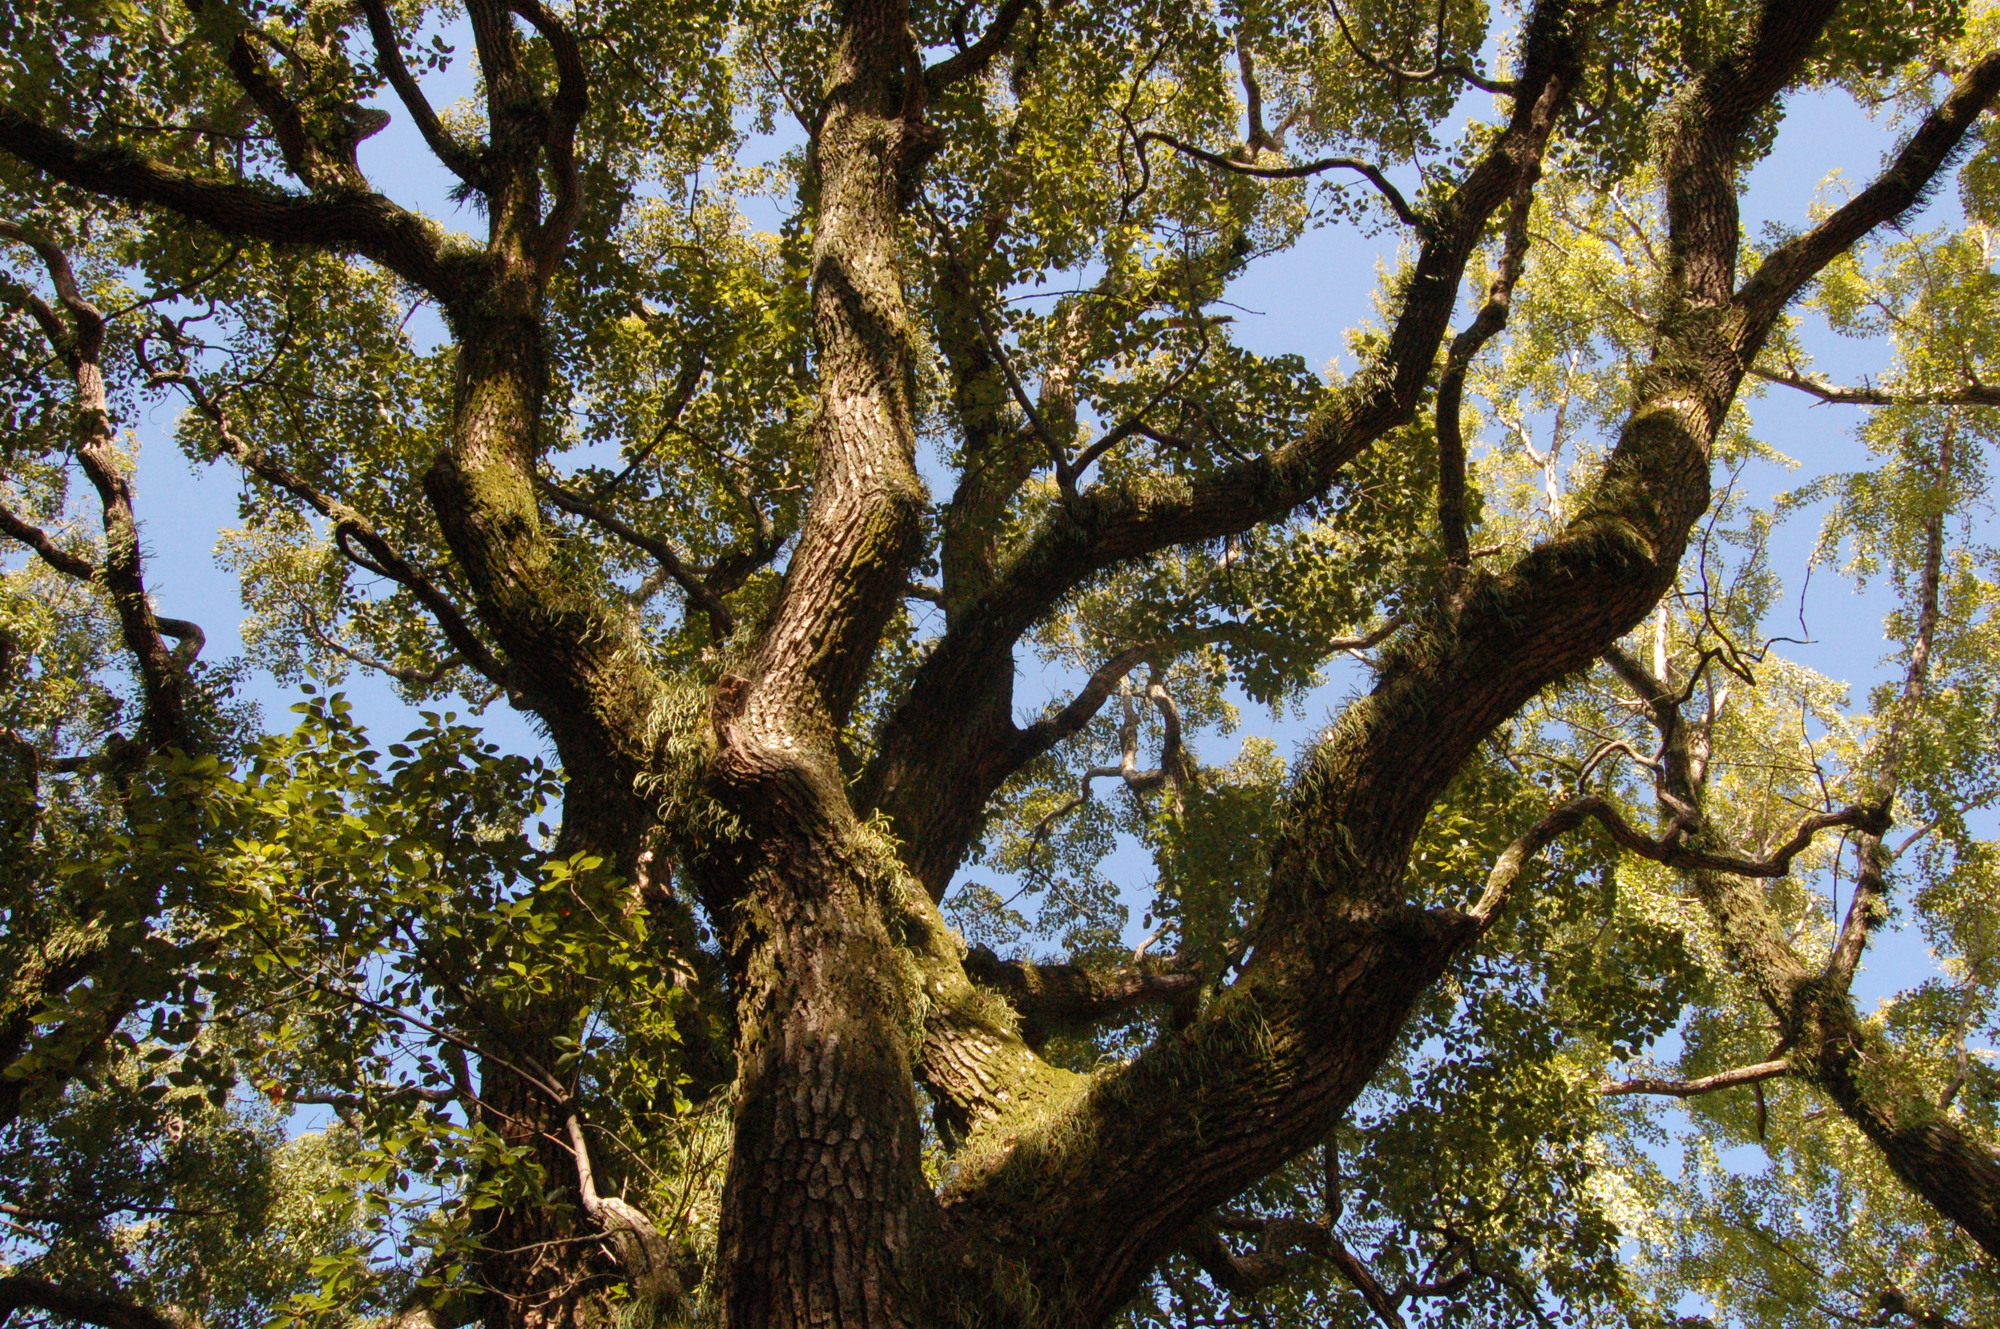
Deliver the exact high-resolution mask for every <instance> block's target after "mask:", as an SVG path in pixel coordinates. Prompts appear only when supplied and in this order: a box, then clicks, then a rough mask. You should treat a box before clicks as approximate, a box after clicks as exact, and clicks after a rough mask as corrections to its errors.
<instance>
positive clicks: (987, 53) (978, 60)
mask: <svg viewBox="0 0 2000 1329" xmlns="http://www.w3.org/2000/svg"><path fill="white" fill-rule="evenodd" d="M1037 2H1038V0H1001V5H1000V8H999V9H998V10H996V11H994V14H993V21H992V22H991V23H989V24H987V25H986V31H985V32H983V33H981V34H980V35H979V40H978V41H976V42H974V43H972V45H970V46H968V47H966V48H965V49H964V50H962V51H959V52H958V53H957V54H955V55H951V56H947V57H946V58H945V59H943V60H940V61H938V62H937V63H936V64H934V65H932V66H931V67H930V68H929V69H926V70H925V71H924V86H925V88H926V89H927V90H928V92H929V95H930V96H932V97H935V96H937V95H938V94H939V93H940V92H943V91H944V90H945V89H946V88H948V87H950V86H951V85H952V84H954V83H957V82H959V81H960V80H962V79H967V78H972V77H974V76H976V75H978V74H981V73H984V72H985V70H986V67H987V66H988V65H990V64H992V63H993V59H994V57H995V56H997V55H999V54H1000V53H1001V52H1002V51H1004V50H1006V49H1007V43H1008V42H1010V41H1012V40H1013V38H1014V29H1015V28H1016V27H1017V26H1018V25H1019V24H1020V22H1021V18H1022V16H1023V15H1025V14H1026V13H1027V12H1028V11H1029V10H1030V9H1033V8H1035V7H1036V5H1037Z"/></svg>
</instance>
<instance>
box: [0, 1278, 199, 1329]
mask: <svg viewBox="0 0 2000 1329" xmlns="http://www.w3.org/2000/svg"><path fill="white" fill-rule="evenodd" d="M18 1310H38V1311H47V1312H48V1313H49V1314H51V1315H58V1316H61V1317H62V1318H63V1319H66V1320H76V1321H78V1322H80V1323H82V1324H91V1325H96V1326H98V1329H192V1325H193V1322H192V1321H191V1320H190V1319H188V1318H187V1317H186V1316H184V1315H181V1314H179V1313H177V1312H173V1311H166V1310H156V1309H154V1308H153V1307H151V1306H142V1305H140V1304H138V1303H137V1302H133V1301H126V1300H124V1299H123V1298H121V1297H107V1296H103V1295H101V1294H99V1293H96V1292H85V1291H83V1290H82V1289H80V1288H71V1287H64V1286H62V1285H60V1284H57V1283H49V1282H44V1281H43V1280H41V1279H39V1278H29V1277H26V1276H24V1275H18V1274H17V1275H11V1276H7V1277H0V1325H4V1324H5V1323H6V1322H7V1320H8V1319H9V1318H10V1317H11V1316H12V1315H13V1313H14V1312H15V1311H18Z"/></svg>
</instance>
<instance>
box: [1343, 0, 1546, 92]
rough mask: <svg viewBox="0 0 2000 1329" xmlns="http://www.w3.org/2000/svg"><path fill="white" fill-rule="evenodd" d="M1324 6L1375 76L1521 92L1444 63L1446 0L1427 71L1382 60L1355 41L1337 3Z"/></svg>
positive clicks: (1441, 3)
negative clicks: (1447, 79)
mask: <svg viewBox="0 0 2000 1329" xmlns="http://www.w3.org/2000/svg"><path fill="white" fill-rule="evenodd" d="M1326 7H1327V8H1328V9H1330V10H1332V11H1333V21H1334V22H1335V23H1336V24H1338V25H1339V26H1340V38H1341V40H1342V41H1344V42H1346V43H1347V49H1348V50H1350V51H1352V52H1354V57H1355V59H1357V60H1359V61H1360V62H1361V63H1362V64H1364V65H1366V66H1368V67H1369V68H1370V69H1372V70H1374V71H1375V72H1376V73H1378V74H1387V75H1388V76H1389V77H1391V78H1394V79H1399V80H1401V81H1402V82H1405V83H1428V82H1430V81H1431V80H1432V79H1434V78H1437V77H1439V76H1440V75H1444V76H1447V77H1450V78H1456V79H1460V80H1463V81H1464V82H1466V83H1469V84H1471V85H1472V86H1473V87H1475V88H1478V89H1479V90H1480V91H1482V92H1490V93H1493V94H1494V95H1496V96H1502V97H1511V96H1513V95H1514V94H1515V93H1517V92H1519V91H1520V85H1519V84H1518V83H1515V82H1511V81H1509V80H1506V79H1491V78H1487V77H1485V76H1484V75H1481V74H1478V73H1475V72H1474V71H1473V70H1472V69H1470V68H1468V67H1467V66H1465V65H1459V64H1446V63H1445V60H1444V36H1445V33H1444V17H1445V0H1438V7H1437V43H1436V45H1435V47H1434V48H1433V49H1432V51H1431V67H1430V68H1429V69H1404V68H1403V67H1402V66H1400V65H1397V64H1394V63H1392V62H1390V61H1388V60H1384V59H1383V58H1382V57H1380V56H1378V55H1376V54H1375V53H1374V52H1372V51H1370V50H1369V49H1368V48H1367V47H1365V46H1363V45H1362V44H1361V43H1360V42H1358V41H1356V40H1355V38H1354V33H1353V32H1352V31H1351V30H1350V29H1349V28H1348V26H1347V15H1345V14H1343V13H1341V11H1340V0H1327V5H1326Z"/></svg>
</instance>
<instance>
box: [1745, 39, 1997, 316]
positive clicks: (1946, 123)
mask: <svg viewBox="0 0 2000 1329" xmlns="http://www.w3.org/2000/svg"><path fill="white" fill-rule="evenodd" d="M1996 94H2000V51H1993V52H1988V53H1987V54H1986V55H1984V56H1982V57H1981V58H1980V59H1978V60H1977V61H1975V62H1973V64H1972V65H1971V66H1970V67H1969V68H1968V69H1967V70H1966V71H1965V72H1964V73H1963V74H1962V75H1960V76H1959V79H1958V82H1957V83H1956V84H1954V85H1953V87H1952V90H1951V92H1950V93H1949V94H1948V95H1947V96H1946V97H1945V99H1944V100H1943V101H1942V102H1940V103H1939V104H1938V107H1937V109H1936V110H1934V111H1932V112H1931V113H1930V114H1929V115H1927V116H1925V117H1924V119H1923V123H1922V124H1920V125H1918V126H1917V131H1916V132H1915V133H1914V134H1912V135H1911V136H1910V138H1909V141H1908V142H1906V143H1905V144H1904V145H1903V147H1902V150H1901V151H1899V152H1898V153H1897V154H1896V157H1895V160H1894V161H1892V162H1891V163H1890V164H1889V166H1888V168H1887V169H1886V170H1884V171H1883V172H1882V173H1881V174H1880V175H1878V176H1876V177H1875V180H1874V181H1873V183H1871V184H1870V185H1869V186H1868V187H1867V188H1866V189H1864V190H1862V191H1861V192H1860V193H1859V194H1856V195H1855V196H1854V197H1853V198H1852V199H1849V200H1848V201H1847V202H1846V203H1844V204H1842V205H1841V206H1840V207H1839V208H1836V209H1835V210H1834V211H1833V214H1832V215H1831V216H1829V217H1827V218H1826V219H1825V220H1824V221H1822V222H1820V223H1819V224H1818V225H1817V226H1815V227H1813V228H1812V229H1811V230H1810V231H1807V232H1806V233H1805V234H1804V235H1801V236H1799V237H1797V238H1796V239H1793V240H1788V241H1786V242H1785V243H1784V244H1782V245H1780V246H1778V248H1776V249H1775V250H1773V251H1771V253H1770V254H1769V255H1768V256H1767V257H1766V258H1765V259H1764V261H1763V263H1762V264H1760V265H1759V266H1758V268H1757V271H1756V272H1754V273H1752V274H1751V276H1750V279H1749V280H1748V281H1746V282H1744V283H1743V285H1742V287H1741V288H1740V289H1739V290H1738V291H1737V292H1736V297H1735V303H1736V304H1737V305H1738V306H1739V307H1740V308H1742V309H1744V310H1745V311H1747V312H1748V313H1749V314H1750V315H1751V317H1752V321H1753V324H1763V325H1765V326H1768V325H1769V324H1770V323H1771V322H1773V321H1775V320H1776V318H1777V316H1778V315H1779V313H1781V312H1782V311H1783V309H1784V307H1785V305H1787V304H1788V303H1790V301H1791V299H1792V297H1793V296H1795V295H1797V294H1798V292H1799V289H1800V288H1801V287H1803V286H1804V285H1805V284H1806V283H1807V282H1809V281H1811V280H1812V279H1813V278H1814V277H1815V276H1817V275H1818V274H1819V271H1820V269H1822V268H1824V267H1825V266H1826V265H1827V264H1828V263H1831V262H1832V261H1833V260H1834V259H1835V258H1836V257H1838V256H1839V255H1841V254H1843V253H1846V252H1847V250H1848V248H1849V247H1850V246H1852V245H1853V244H1854V242H1855V241H1857V240H1859V239H1860V238H1861V237H1862V236H1864V235H1866V234H1868V232H1870V231H1872V230H1874V229H1875V228H1876V227H1877V226H1880V225H1881V224H1882V223H1884V222H1886V221H1890V220H1892V219H1893V218H1895V217H1898V216H1900V215H1901V214H1902V213H1903V212H1904V211H1905V210H1906V209H1908V208H1909V207H1910V206H1911V205H1912V204H1914V203H1916V202H1917V201H1918V200H1919V199H1920V198H1922V197H1923V196H1924V194H1925V193H1927V192H1928V191H1929V189H1930V187H1931V182H1932V181H1934V180H1935V179H1936V178H1937V175H1938V172H1939V171H1941V170H1942V169H1943V168H1944V166H1945V164H1946V163H1947V162H1948V161H1949V160H1950V159H1951V158H1952V157H1953V156H1954V155H1955V154H1956V153H1957V152H1958V151H1959V150H1960V148H1961V147H1962V146H1963V145H1964V143H1965V141H1966V134H1967V133H1968V132H1969V131H1970V130H1971V129H1972V126H1973V124H1974V123H1975V122H1976V121H1977V120H1978V119H1979V117H1980V115H1981V113H1983V112H1984V111H1985V110H1986V108H1987V106H1988V105H1989V104H1990V103H1991V102H1992V101H1993V98H1994V96H1995V95H1996Z"/></svg>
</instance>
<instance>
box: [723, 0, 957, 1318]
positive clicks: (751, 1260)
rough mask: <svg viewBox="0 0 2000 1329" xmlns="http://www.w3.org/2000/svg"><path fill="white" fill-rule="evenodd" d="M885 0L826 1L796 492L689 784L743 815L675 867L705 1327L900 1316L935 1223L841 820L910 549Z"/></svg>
mask: <svg viewBox="0 0 2000 1329" xmlns="http://www.w3.org/2000/svg"><path fill="white" fill-rule="evenodd" d="M921 68H922V66H921V63H920V60H919V56H918V52H917V50H916V47H915V44H914V41H913V39H912V37H911V34H910V31H909V26H908V15H907V12H906V11H905V8H904V6H903V5H902V4H900V3H897V2H896V0H856V2H855V3H851V4H849V5H847V6H845V7H844V9H843V12H842V14H841V34H840V45H839V48H838V50H837V52H836V55H835V61H834V69H833V74H832V77H831V79H830V80H829V88H828V95H827V109H826V115H825V118H824V120H823V121H822V123H821V125H820V128H819V132H818V134H817V135H816V137H815V139H814V142H813V148H812V163H811V165H812V169H813V172H814V183H815V185H816V187H817V191H818V208H817V213H816V222H817V224H816V229H815V233H814V250H813V268H812V283H813V286H812V296H813V325H814V333H815V337H816V341H817V347H818V365H819V373H820V415H819V421H818V431H819V438H818V447H817V449H816V452H817V461H816V473H815V476H814V485H813V499H812V505H811V507H810V509H809V511H808V513H807V516H806V521H805V525H804V528H803V530H802V532H801V536H800V541H799V548H798V551H797V553H796V554H795V555H794V556H793V559H792V563H791V568H790V570H789V572H788V574H787V577H786V582H785V587H784V592H783V595H782V598H781V600H780V602H779V605H778V607H777V609H776V611H775V612H774V614H773V617H772V620H771V622H770V623H769V624H768V626H767V627H766V629H765V632H764V634H763V639H762V641H761V643H760V645H759V647H758V650H757V652H756V654H755V655H754V656H753V657H752V658H751V659H750V660H748V661H746V662H745V664H744V666H743V668H742V671H741V672H739V673H732V674H730V675H729V676H727V677H725V678H724V680H723V683H722V685H721V687H720V689H719V690H718V694H717V702H716V714H715V722H716V737H717V742H718V752H717V755H716V758H715V760H714V762H713V766H712V773H711V784H712V787H713V789H714V791H715V794H716V797H717V798H718V799H719V801H720V802H721V803H722V804H723V805H724V806H725V807H727V808H728V809H729V810H730V811H731V813H733V814H734V816H735V817H736V818H737V819H738V820H739V821H740V823H741V826H742V831H741V832H740V833H739V834H738V836H737V837H736V839H735V843H734V844H732V845H729V846H728V847H726V848H722V849H720V850H715V849H711V850H710V852H709V853H707V854H705V855H703V856H702V858H701V860H700V861H697V862H696V864H695V870H696V872H697V874H698V875H699V876H700V877H701V878H702V880H703V889H704V892H705V894H706V895H707V898H708V900H709V905H710V912H711V914H712V915H713V916H714V917H715V918H717V919H718V920H722V921H723V926H724V934H725V940H726V944H727V950H728V954H729V960H730V967H731V970H732V977H733V979H734V983H735V987H736V992H737V1021H738V1031H739V1032H738V1051H737V1066H738V1078H737V1085H736V1113H735V1138H734V1141H733V1145H732V1149H731V1154H730V1161H729V1177H728V1181H727V1184H726V1186H725V1189H724V1194H723V1211H722V1227H721V1237H720V1249H719V1252H718V1255H717V1265H718V1268H717V1270H716V1278H717V1280H718V1282H719V1285H720V1294H721V1298H722V1305H723V1318H724V1323H725V1324H726V1325H730V1326H744V1327H746V1329H747V1327H748V1326H756V1329H782V1327H785V1326H801V1327H803V1326H809V1325H810V1326H815V1327H825V1326H843V1327H845V1329H863V1327H864V1326H892V1325H913V1324H916V1323H919V1322H922V1321H924V1320H925V1319H926V1318H927V1317H926V1315H925V1313H924V1311H923V1309H922V1304H923V1301H924V1298H923V1296H922V1294H921V1293H920V1291H919V1290H918V1288H917V1286H916V1282H915V1280H916V1276H917V1273H918V1271H919V1268H920V1266H921V1254H920V1253H922V1252H924V1250H925V1248H926V1247H927V1246H928V1244H929V1243H928V1241H927V1240H926V1237H927V1235H928V1234H929V1233H930V1231H931V1230H932V1229H933V1226H934V1214H935V1208H936V1205H935V1201H934V1199H933V1198H932V1195H931V1191H930V1187H929V1186H928V1184H927V1183H926V1181H925V1178H924V1175H923V1170H922V1167H921V1156H920V1155H921V1146H920V1141H919V1134H918V1129H917V1106H916V1093H915V1088H914V1085H913V1079H912V1058H913V1053H914V1050H915V1046H916V1040H917V1038H918V1036H919V1030H920V1028H921V1013H920V1006H919V1002H920V1000H921V996H920V994H919V993H918V992H917V991H916V990H915V986H914V984H913V982H912V970H911V969H910V967H909V966H908V965H906V964H905V963H904V962H903V961H902V959H901V957H900V956H899V954H898V950H897V947H896V945H895V943H894V942H893V941H892V939H891V936H890V932H889V929H888V927H887V925H886V923H885V920H884V909H883V906H884V902H885V900H886V899H888V898H890V897H891V894H892V892H893V889H894V879H895V874H896V873H897V872H898V871H899V869H898V868H897V867H896V865H895V862H894V856H893V852H892V850H891V849H890V847H889V846H888V845H887V844H886V843H883V842H882V841H881V840H880V839H879V838H878V837H877V836H876V835H875V834H874V833H873V832H871V831H870V830H868V829H867V828H865V827H863V826H862V825H861V824H860V823H859V822H858V821H857V820H856V818H855V817H854V814H853V811H852V808H851V806H850V804H849V802H848V798H847V792H846V788H845V780H844V777H843V773H842V769H841V764H840V760H839V754H838V734H839V729H840V726H841V725H843V724H844V723H845V722H846V720H847V716H848V714H849V712H850V711H851V710H852V708H853V705H854V700H855V697H856V695H857V694H858V692H859V690H860V688H861V684H862V680H863V677H864V675H865V673H866V671H867V669H868V667H869V664H870V662H871V661H872V659H873V655H874V651H875V648H876V645H877V643H878V642H879V640H880V636H881V632H882V628H883V626H884V624H885V623H886V622H887V620H888V617H889V615H890V614H891V613H892V612H893V611H894V609H895V606H896V604H897V602H898V601H899V600H900V599H901V596H902V592H903V586H904V584H905V581H906V579H907V577H908V575H909V568H910V565H911V563H912V562H913V560H914V558H915V556H916V553H917V548H918V545H917V537H918V525H917V518H918V513H919V511H920V510H921V504H922V501H923V490H922V485H921V483H920V482H919V480H918V478H917V475H916V465H915V449H916V422H915V405H914V401H913V375H914V371H915V354H914V348H913V344H912V338H911V331H910V327H909V319H908V313H907V310H906V308H905V304H904V297H903V271H902V263H903V256H902V252H901V249H902V237H901V234H900V228H901V213H902V209H903V207H904V204H905V196H906V191H907V185H908V182H909V181H910V180H911V178H912V176H913V173H914V172H915V171H916V170H917V169H919V168H920V166H921V164H922V161H923V158H924V157H925V156H926V155H927V151H926V148H927V144H928V133H927V131H926V129H925V127H924V126H923V124H922V120H921V113H922V86H923V85H922V81H921Z"/></svg>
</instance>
